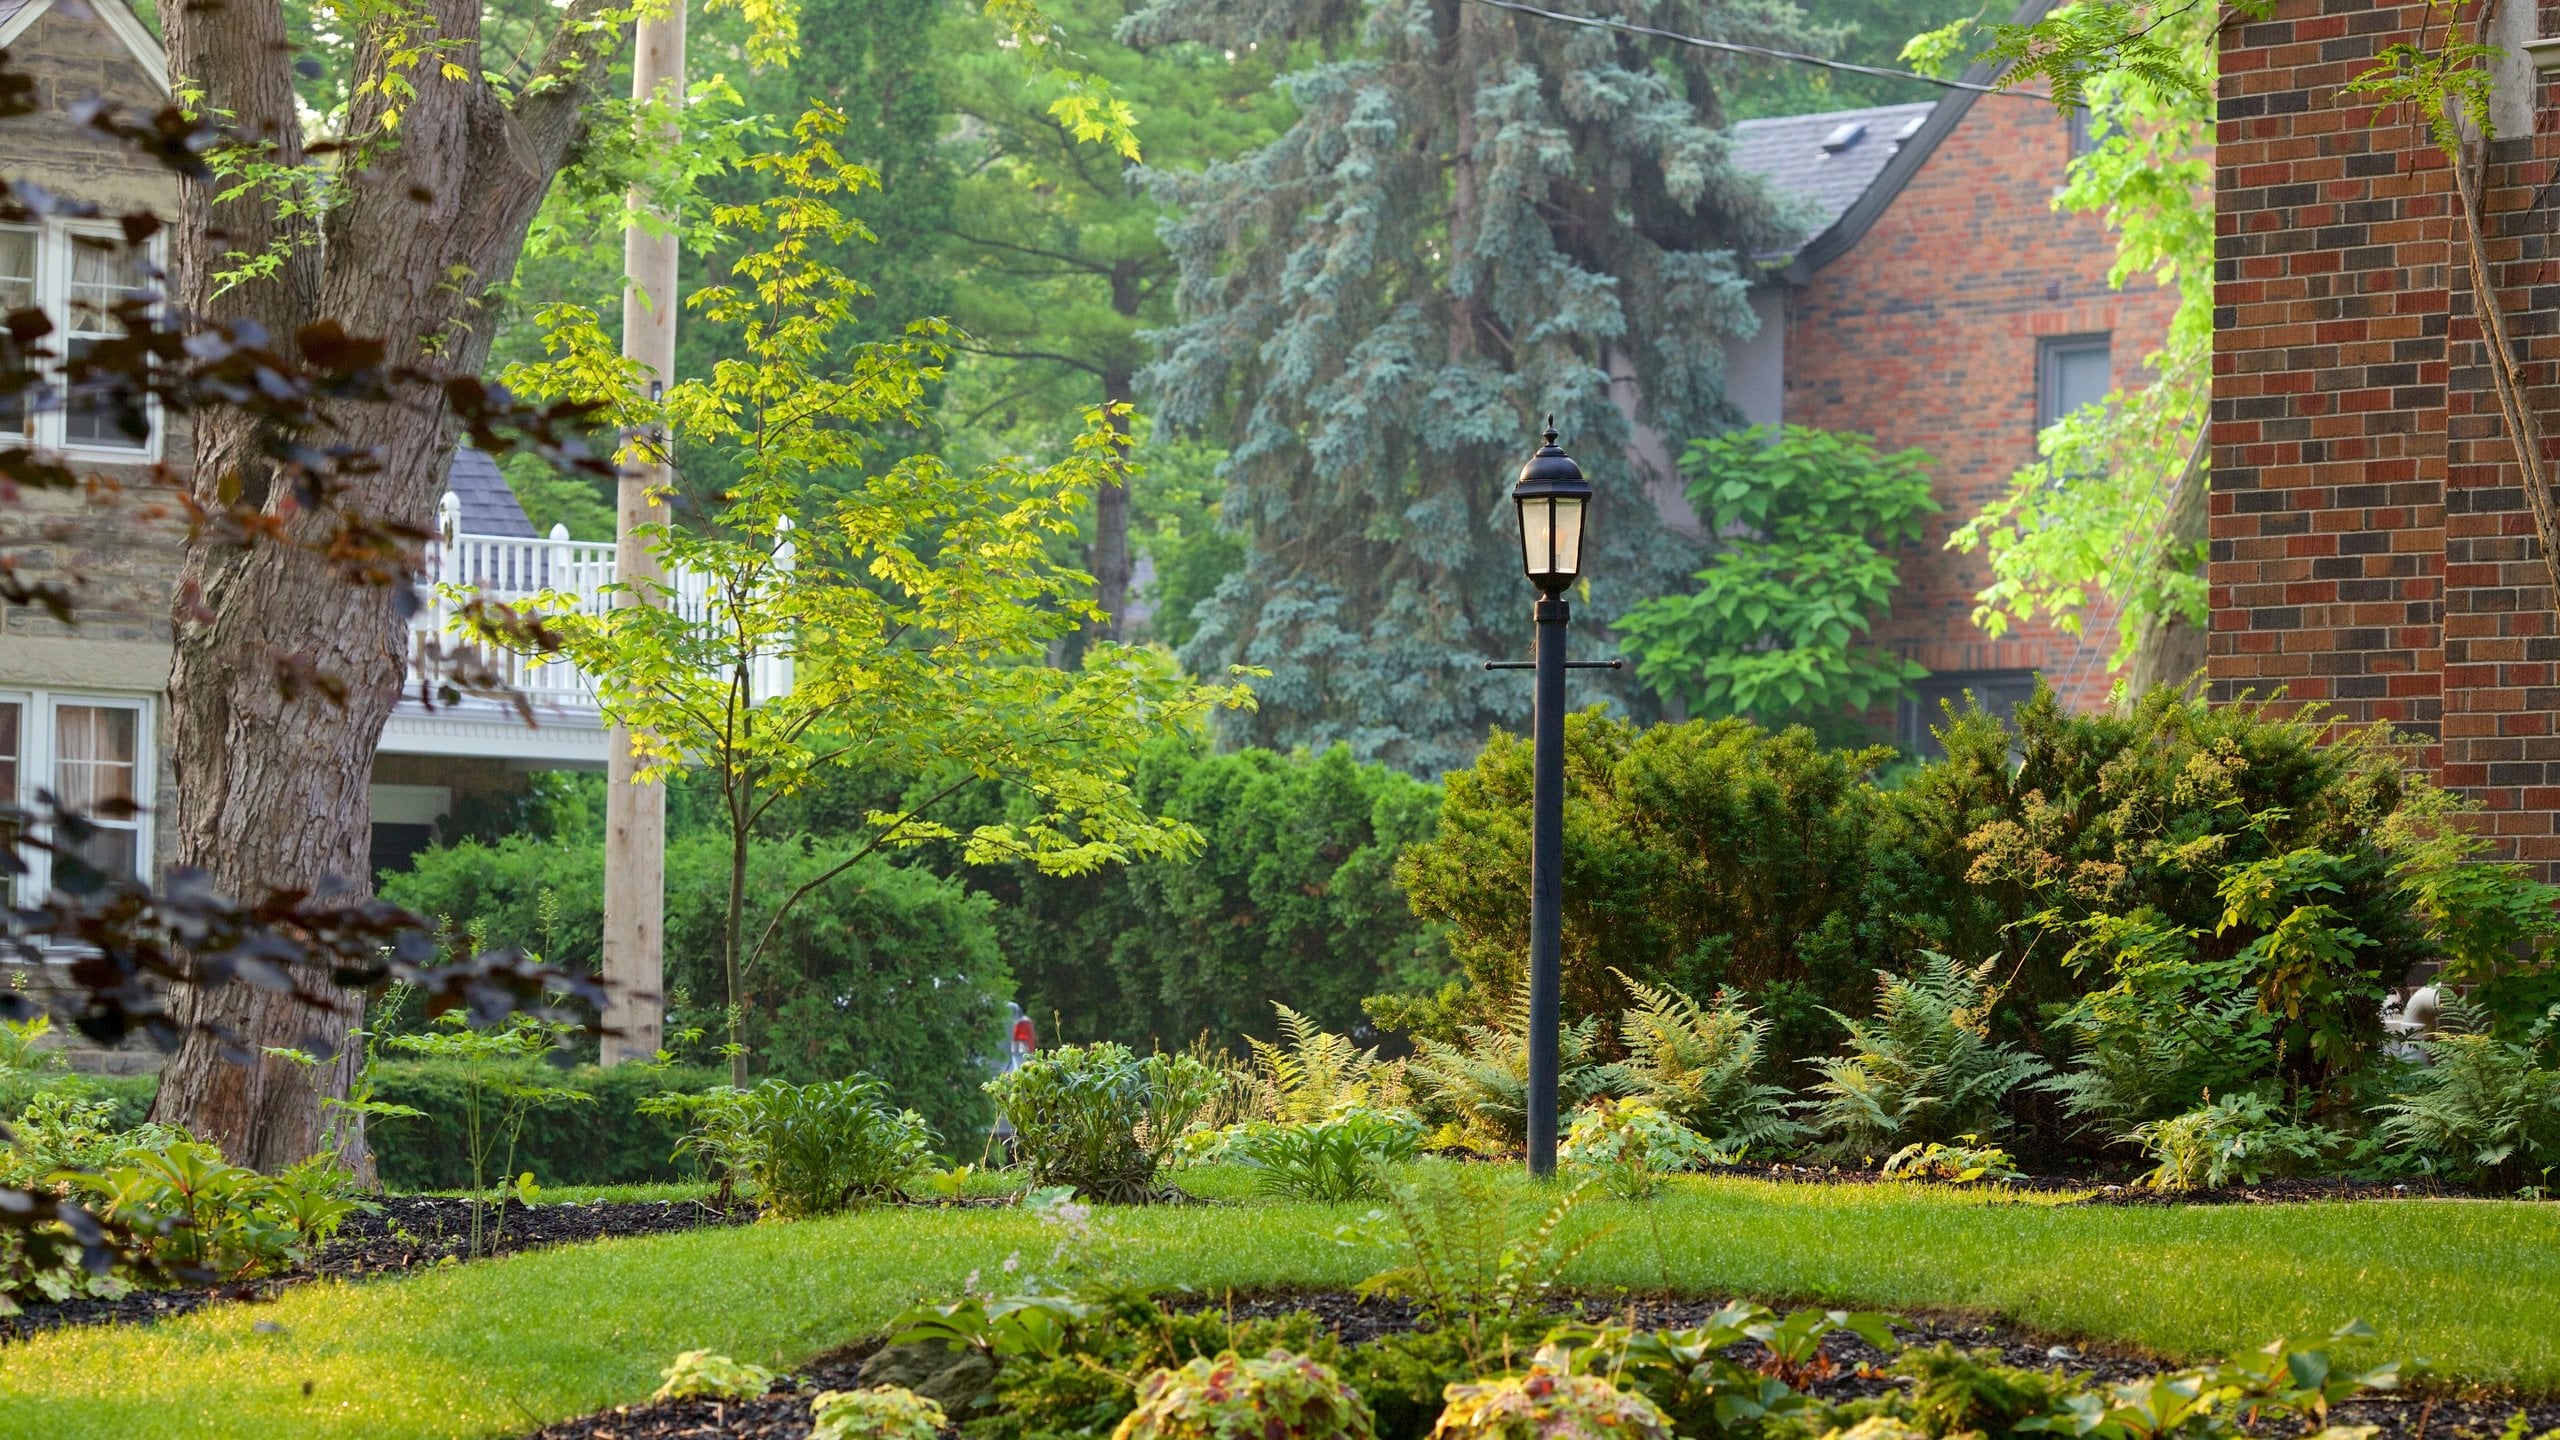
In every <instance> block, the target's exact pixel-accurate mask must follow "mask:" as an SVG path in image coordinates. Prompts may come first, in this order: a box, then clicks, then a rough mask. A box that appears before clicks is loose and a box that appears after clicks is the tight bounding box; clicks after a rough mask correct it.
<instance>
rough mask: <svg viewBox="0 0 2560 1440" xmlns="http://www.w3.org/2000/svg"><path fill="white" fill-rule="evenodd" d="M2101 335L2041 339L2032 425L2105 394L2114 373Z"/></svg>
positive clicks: (2042, 424) (2043, 423)
mask: <svg viewBox="0 0 2560 1440" xmlns="http://www.w3.org/2000/svg"><path fill="white" fill-rule="evenodd" d="M2111 355H2112V351H2111V349H2110V347H2109V346H2108V344H2107V337H2105V336H2103V335H2099V336H2090V337H2084V338H2077V339H2071V340H2048V341H2046V342H2045V343H2044V346H2043V351H2042V354H2041V355H2040V356H2039V359H2040V361H2041V363H2040V364H2039V365H2038V366H2037V375H2036V428H2037V429H2039V430H2041V429H2043V428H2044V427H2045V426H2047V425H2050V424H2052V423H2053V422H2054V421H2056V420H2059V419H2061V418H2062V417H2063V416H2065V415H2068V414H2070V413H2071V412H2072V411H2074V410H2077V409H2079V408H2080V407H2081V406H2083V405H2089V404H2094V403H2095V402H2097V401H2100V400H2104V399H2106V398H2107V391H2108V390H2109V389H2110V388H2112V386H2111V385H2110V383H2109V382H2110V381H2111V380H2112V378H2113V375H2114V365H2113V363H2112V360H2111Z"/></svg>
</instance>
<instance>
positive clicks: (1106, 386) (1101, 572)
mask: <svg viewBox="0 0 2560 1440" xmlns="http://www.w3.org/2000/svg"><path fill="white" fill-rule="evenodd" d="M1131 313H1132V314H1134V313H1135V312H1134V310H1133V311H1132V312H1131ZM1136 388H1137V387H1136V385H1135V384H1134V383H1133V376H1132V374H1131V372H1130V369H1129V367H1128V366H1127V365H1125V364H1120V363H1116V362H1115V363H1113V364H1112V365H1110V366H1109V367H1107V368H1106V369H1105V370H1104V372H1103V376H1102V398H1103V403H1105V404H1121V403H1124V402H1127V401H1129V400H1130V399H1131V398H1132V395H1131V392H1132V391H1133V390H1135V389H1136ZM1111 428H1113V429H1114V430H1118V429H1122V428H1124V427H1123V426H1122V425H1121V424H1120V422H1119V421H1117V420H1114V421H1113V422H1112V426H1111ZM1092 566H1093V603H1094V604H1096V605H1098V606H1100V607H1101V608H1102V613H1103V621H1102V623H1101V624H1099V625H1095V626H1091V627H1089V634H1088V636H1087V643H1091V642H1092V641H1095V640H1126V639H1128V638H1129V582H1130V579H1131V577H1132V576H1134V575H1135V574H1136V571H1137V566H1136V562H1135V560H1134V559H1133V558H1132V557H1131V555H1130V553H1129V487H1128V486H1127V485H1124V484H1120V483H1118V482H1116V481H1115V482H1113V483H1111V484H1107V485H1104V486H1103V487H1102V488H1101V489H1100V490H1099V491H1097V492H1096V493H1095V495H1094V497H1093V557H1092Z"/></svg>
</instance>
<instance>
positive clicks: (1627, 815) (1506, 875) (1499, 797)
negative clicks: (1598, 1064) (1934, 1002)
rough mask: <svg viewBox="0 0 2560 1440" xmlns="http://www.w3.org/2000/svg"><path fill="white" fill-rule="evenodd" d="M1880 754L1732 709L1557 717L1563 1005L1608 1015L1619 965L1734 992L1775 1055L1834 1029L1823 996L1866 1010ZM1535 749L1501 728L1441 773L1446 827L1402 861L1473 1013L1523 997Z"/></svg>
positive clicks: (1875, 959) (1877, 938) (1872, 954)
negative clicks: (1464, 982) (1656, 716)
mask: <svg viewBox="0 0 2560 1440" xmlns="http://www.w3.org/2000/svg"><path fill="white" fill-rule="evenodd" d="M1890 754H1891V752H1890V751H1886V750H1881V749H1879V750H1869V751H1835V750H1825V749H1823V748H1822V747H1821V746H1820V745H1818V744H1816V743H1815V742H1814V739H1813V736H1812V735H1811V734H1810V733H1808V732H1806V731H1803V730H1790V731H1786V732H1784V733H1781V734H1775V735H1772V734H1770V733H1768V732H1766V731H1763V730H1761V729H1760V728H1758V727H1757V726H1754V725H1752V724H1750V723H1749V722H1747V721H1742V720H1720V721H1714V722H1704V721H1697V722H1691V723H1689V724H1686V725H1656V726H1652V727H1650V728H1640V727H1638V726H1636V725H1634V724H1631V723H1629V722H1628V721H1625V720H1622V719H1619V718H1617V717H1614V716H1611V715H1608V714H1606V713H1603V712H1602V711H1600V710H1598V709H1596V708H1595V709H1593V710H1590V711H1587V712H1585V713H1582V714H1579V715H1568V716H1566V717H1565V777H1566V778H1565V817H1564V825H1565V849H1564V856H1565V858H1564V1015H1565V1018H1566V1020H1567V1021H1568V1022H1570V1021H1575V1020H1581V1019H1585V1018H1590V1017H1599V1018H1600V1020H1601V1022H1602V1023H1603V1024H1607V1023H1610V1022H1612V1021H1614V1020H1615V1019H1616V1018H1617V1014H1618V1011H1619V1009H1620V1007H1621V1006H1622V1005H1623V1004H1624V1001H1625V992H1624V990H1623V989H1622V988H1621V986H1620V984H1619V982H1618V980H1617V979H1616V978H1615V976H1614V975H1613V974H1612V973H1611V972H1613V971H1615V972H1619V973H1622V974H1625V975H1627V976H1630V977H1632V978H1634V979H1635V980H1638V981H1641V982H1643V983H1644V984H1647V985H1653V986H1660V987H1664V988H1668V989H1672V990H1677V991H1681V992H1684V993H1686V994H1691V995H1708V994H1713V993H1714V992H1715V990H1716V989H1717V987H1718V986H1721V985H1733V986H1737V987H1740V988H1742V989H1743V990H1745V991H1747V992H1748V993H1749V994H1750V996H1751V999H1752V1001H1753V1002H1754V1003H1755V1004H1756V1005H1758V1006H1759V1007H1760V1009H1761V1010H1762V1011H1763V1012H1764V1013H1765V1014H1767V1015H1768V1016H1769V1017H1770V1019H1771V1020H1772V1021H1773V1023H1774V1025H1775V1028H1776V1030H1777V1032H1778V1033H1777V1036H1776V1043H1775V1048H1776V1049H1777V1050H1778V1051H1779V1052H1780V1053H1781V1054H1783V1055H1802V1054H1807V1053H1812V1052H1814V1051H1815V1050H1818V1049H1819V1048H1820V1047H1821V1046H1823V1045H1824V1044H1826V1043H1827V1042H1828V1040H1829V1038H1830V1036H1831V1035H1833V1034H1835V1033H1837V1032H1836V1030H1835V1029H1834V1027H1833V1025H1832V1023H1831V1021H1830V1020H1829V1019H1828V1018H1827V1017H1825V1016H1824V1015H1823V1014H1822V1007H1823V1006H1826V1005H1828V1006H1830V1007H1832V1008H1835V1009H1848V1010H1857V1009H1861V1008H1863V1005H1864V1003H1865V992H1866V991H1867V989H1868V987H1869V986H1870V985H1871V984H1872V982H1871V981H1870V980H1869V978H1868V977H1869V976H1870V974H1871V973H1872V972H1873V969H1874V967H1875V966H1877V965H1879V964H1882V963H1884V962H1885V961H1886V960H1887V958H1888V957H1889V956H1890V955H1891V954H1892V953H1893V948H1892V945H1891V944H1890V943H1889V942H1890V941H1891V940H1892V938H1893V936H1892V934H1891V933H1890V931H1889V930H1888V929H1886V928H1884V927H1881V926H1880V924H1879V922H1878V921H1877V919H1876V918H1875V916H1874V915H1873V914H1872V913H1871V912H1872V909H1873V906H1872V901H1871V897H1870V896H1869V894H1868V887H1867V884H1866V875H1867V870H1868V857H1867V849H1868V845H1869V842H1870V839H1871V836H1872V834H1873V832H1874V830H1875V828H1876V824H1877V811H1878V809H1879V807H1880V806H1881V805H1882V803H1883V802H1882V801H1881V800H1880V799H1879V798H1878V795H1877V792H1876V791H1874V790H1873V789H1872V788H1871V787H1870V786H1869V785H1868V783H1867V775H1868V772H1869V771H1870V770H1872V769H1873V768H1874V767H1875V766H1877V765H1879V764H1881V763H1883V761H1884V760H1885V759H1887V758H1889V756H1890ZM1529 760H1530V756H1529V746H1528V743H1527V742H1526V741H1525V740H1523V739H1520V738H1519V737H1516V736H1511V735H1504V734H1496V735H1495V736H1493V738H1492V739H1491V740H1490V741H1489V742H1487V744H1486V746H1485V748H1484V752H1483V753H1482V754H1481V755H1479V756H1478V757H1477V759H1476V763H1475V764H1474V765H1473V766H1472V767H1470V768H1468V769H1465V770H1460V771H1456V772H1453V773H1452V774H1450V775H1449V776H1448V777H1446V780H1445V784H1446V786H1447V792H1448V795H1447V799H1446V800H1445V801H1444V802H1443V804H1442V806H1441V811H1440V826H1439V830H1438V833H1437V834H1436V835H1435V836H1434V837H1433V838H1431V839H1428V840H1426V841H1423V842H1421V843H1419V844H1416V845H1414V846H1413V847H1412V848H1411V849H1409V850H1407V851H1406V853H1405V856H1404V858H1403V860H1402V861H1400V862H1399V863H1398V865H1397V867H1396V875H1397V878H1398V879H1399V880H1401V881H1402V882H1403V883H1404V886H1405V888H1406V889H1407V890H1408V891H1410V892H1411V893H1412V896H1413V906H1414V909H1415V911H1416V912H1417V913H1419V914H1420V915H1422V916H1423V917H1424V918H1425V919H1428V920H1431V921H1434V922H1437V923H1438V924H1440V925H1442V926H1444V927H1446V929H1447V931H1448V935H1449V946H1450V949H1451V951H1452V952H1453V953H1454V954H1455V955H1456V957H1457V959H1458V961H1459V963H1460V964H1461V965H1463V966H1464V967H1465V970H1466V975H1467V979H1468V982H1469V986H1470V989H1471V990H1472V991H1473V993H1474V995H1475V996H1476V997H1477V1000H1478V1004H1479V1006H1480V1012H1482V1011H1494V1010H1496V1009H1497V1008H1498V1007H1500V1006H1501V1005H1502V1004H1504V1002H1507V1000H1508V999H1509V997H1510V996H1511V995H1512V994H1514V993H1515V992H1516V990H1517V989H1518V987H1519V985H1520V982H1521V979H1522V968H1523V960H1522V957H1524V956H1526V955H1527V954H1528V953H1529V928H1528V927H1529V907H1528V906H1527V905H1526V904H1524V903H1523V902H1522V898H1521V897H1522V894H1523V890H1524V887H1525V885H1526V883H1527V878H1526V877H1527V876H1528V873H1529V781H1530V774H1529ZM1497 997H1498V998H1497Z"/></svg>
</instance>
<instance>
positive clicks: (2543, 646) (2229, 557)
mask: <svg viewBox="0 0 2560 1440" xmlns="http://www.w3.org/2000/svg"><path fill="white" fill-rule="evenodd" d="M2466 13H2468V12H2466ZM2431 22H2433V23H2432V28H2430V25H2431ZM2491 24H2492V34H2491V38H2492V39H2493V40H2494V41H2495V42H2496V43H2497V44H2498V45H2500V46H2501V47H2502V48H2503V49H2504V51H2505V55H2504V57H2503V58H2501V59H2500V60H2498V61H2497V62H2495V64H2494V65H2493V77H2494V79H2495V82H2496V84H2495V94H2494V96H2493V101H2492V127H2493V130H2494V132H2495V134H2496V136H2497V137H2499V138H2497V139H2495V140H2494V142H2493V143H2491V144H2490V146H2489V147H2488V150H2487V154H2486V157H2485V166H2486V173H2485V180H2486V189H2485V194H2486V197H2487V198H2486V204H2485V207H2484V208H2485V209H2486V211H2487V213H2488V215H2489V216H2490V219H2489V221H2488V222H2487V224H2486V226H2485V235H2484V238H2485V239H2486V241H2487V243H2488V245H2489V250H2490V255H2491V258H2492V261H2493V283H2495V284H2497V285H2499V286H2501V287H2502V294H2501V297H2500V298H2501V301H2502V305H2503V308H2504V309H2505V311H2506V313H2507V315H2508V316H2509V323H2510V328H2511V333H2513V334H2514V335H2515V336H2516V337H2517V338H2518V343H2519V344H2520V345H2523V346H2526V347H2529V363H2531V364H2532V365H2534V366H2535V367H2536V368H2537V369H2538V370H2539V371H2540V375H2539V377H2538V378H2539V381H2540V383H2542V384H2545V385H2547V384H2549V383H2550V381H2551V379H2552V376H2551V370H2550V366H2551V362H2552V360H2553V359H2554V358H2556V357H2560V338H2555V337H2556V336H2560V330H2556V329H2555V323H2554V322H2555V320H2560V290H2555V289H2554V288H2553V282H2554V280H2555V279H2560V275H2556V274H2555V272H2554V270H2553V268H2552V265H2551V263H2550V261H2551V254H2552V251H2551V242H2550V232H2551V228H2552V225H2551V215H2550V213H2549V210H2548V208H2547V207H2548V206H2549V204H2550V203H2551V191H2550V189H2549V186H2550V184H2551V181H2552V179H2553V178H2554V174H2555V170H2560V165H2555V162H2560V134H2555V133H2553V126H2552V123H2551V122H2550V120H2549V119H2548V118H2547V117H2548V113H2549V111H2550V108H2551V104H2552V101H2553V99H2554V96H2553V92H2552V90H2551V87H2550V81H2549V78H2548V77H2547V76H2546V75H2544V74H2542V73H2539V72H2538V71H2537V69H2536V63H2537V59H2547V58H2549V57H2550V56H2551V54H2552V50H2553V46H2554V45H2560V42H2550V43H2537V40H2538V37H2539V36H2541V35H2544V34H2552V33H2560V5H2553V4H2545V5H2543V6H2542V7H2540V11H2539V13H2537V10H2536V7H2535V6H2534V5H2533V4H2532V3H2530V0H2507V3H2504V4H2502V5H2501V6H2500V7H2499V12H2498V13H2497V14H2496V15H2495V17H2494V18H2493V20H2492V22H2491ZM2442 32H2443V27H2442V23H2441V17H2440V16H2438V15H2435V14H2432V13H2431V12H2430V10H2429V7H2427V6H2426V5H2424V4H2418V3H2405V4H2376V3H2374V0H2282V3H2280V4H2279V5H2278V6H2277V8H2276V10H2275V12H2274V14H2273V16H2272V17H2271V18H2270V19H2269V20H2268V21H2267V22H2265V23H2262V24H2252V25H2245V26H2237V27H2233V28H2231V29H2228V30H2226V31H2224V32H2223V41H2222V57H2221V61H2222V89H2221V95H2220V118H2219V135H2218V147H2217V157H2216V165H2217V171H2218V173H2217V177H2216V183H2217V199H2216V207H2217V215H2216V221H2217V236H2218V238H2217V241H2216V252H2217V254H2216V267H2217V268H2216V278H2217V286H2216V295H2215V304H2216V314H2215V331H2216V349H2215V355H2214V387H2213V397H2214V398H2213V436H2212V441H2213V496H2212V531H2211V534H2212V560H2211V574H2210V578H2211V581H2212V587H2213V611H2214V614H2213V630H2212V636H2211V641H2210V644H2211V655H2212V660H2211V675H2212V680H2213V686H2212V693H2213V695H2214V697H2215V698H2216V699H2219V700H2232V699H2236V698H2238V697H2240V696H2241V695H2243V694H2248V693H2256V694H2258V695H2261V696H2263V695H2267V694H2270V693H2272V692H2275V691H2278V690H2281V691H2282V693H2283V695H2284V697H2285V700H2286V702H2287V703H2288V704H2300V703H2304V702H2314V701H2316V702H2322V703H2325V704H2326V705H2327V706H2329V707H2330V708H2331V709H2332V710H2333V711H2334V712H2335V713H2336V714H2338V715H2339V716H2340V717H2341V718H2343V719H2344V720H2347V721H2350V722H2359V723H2363V722H2374V721H2382V722H2388V723H2389V724H2391V725H2393V726H2395V727H2397V728H2398V729H2400V730H2403V731H2406V732H2410V733H2413V734H2416V735H2418V736H2421V737H2423V738H2425V739H2426V740H2428V741H2430V742H2432V743H2431V744H2430V745H2429V747H2428V755H2429V759H2430V763H2432V764H2434V765H2435V766H2437V767H2438V773H2439V775H2440V778H2441V779H2442V781H2443V782H2444V783H2445V784H2446V785H2448V786H2450V787H2453V788H2455V789H2457V790H2459V791H2461V792H2463V793H2464V794H2466V795H2468V796H2470V797H2471V798H2472V799H2474V800H2476V801H2477V802H2479V803H2480V804H2481V805H2482V806H2483V807H2484V808H2485V809H2486V810H2487V811H2488V812H2489V815H2488V820H2487V823H2488V828H2489V829H2490V831H2491V832H2492V833H2494V834H2495V835H2497V836H2498V837H2500V840H2501V843H2502V846H2503V847H2504V848H2505V849H2506V850H2507V852H2508V853H2509V854H2511V855H2514V856H2516V857H2518V858H2522V859H2527V860H2532V861H2535V862H2537V863H2540V864H2542V865H2543V866H2544V867H2546V868H2547V869H2548V868H2555V867H2560V732H2556V731H2555V728H2554V723H2553V722H2554V714H2555V711H2560V672H2556V671H2555V663H2560V631H2555V627H2554V623H2553V615H2552V607H2553V602H2554V597H2553V595H2552V594H2551V591H2550V586H2549V584H2548V581H2547V579H2546V574H2545V570H2544V568H2543V564H2542V560H2541V557H2540V553H2539V551H2538V549H2537V546H2536V543H2535V540H2534V531H2533V524H2532V519H2531V516H2530V514H2529V512H2528V511H2527V508H2526V502H2525V497H2524V493H2523V490H2522V488H2521V485H2520V476H2519V471H2518V469H2517V467H2516V465H2515V464H2514V463H2513V459H2512V452H2511V451H2510V449H2509V448H2508V446H2509V442H2508V439H2507V436H2506V432H2505V427H2504V426H2503V424H2502V423H2501V421H2500V418H2499V410H2498V402H2497V398H2496V395H2495V392H2494V390H2493V389H2492V384H2491V379H2490V373H2489V371H2488V370H2487V368H2486V358H2485V353H2484V351H2483V349H2482V346H2481V344H2480V334H2481V329H2480V325H2479V324H2478V321H2477V319H2476V312H2475V309H2474V305H2473V293H2472V287H2471V284H2470V281H2469V277H2468V273H2467V266H2466V259H2465V254H2466V247H2465V245H2464V243H2463V233H2464V232H2463V230H2462V228H2461V221H2460V217H2459V204H2458V202H2457V200H2456V198H2455V192H2454V178H2453V175H2452V172H2451V171H2450V170H2449V169H2448V168H2447V166H2446V163H2445V161H2444V158H2443V156H2442V155H2441V154H2440V152H2438V151H2437V150H2436V149H2435V147H2434V146H2433V144H2432V143H2431V142H2430V141H2429V139H2428V137H2427V135H2426V134H2425V133H2424V131H2423V129H2422V128H2421V127H2420V126H2418V125H2416V124H2412V123H2409V121H2410V117H2408V116H2406V115H2400V114H2383V115H2379V116H2378V115H2376V113H2375V109H2374V105H2373V102H2372V101H2371V100H2370V99H2368V98H2365V97H2360V96H2356V95H2351V94H2349V93H2347V92H2346V90H2345V88H2344V87H2345V86H2346V84H2347V82H2348V81H2349V80H2351V79H2352V78H2353V77H2354V76H2355V75H2356V74H2357V73H2358V72H2360V71H2361V70H2363V69H2364V68H2365V67H2366V66H2368V65H2369V64H2371V63H2372V62H2373V59H2374V57H2375V56H2376V55H2377V54H2379V53H2380V52H2381V50H2382V49H2383V48H2384V47H2386V46H2389V45H2392V44H2395V43H2402V42H2412V43H2425V44H2431V45H2432V44H2435V43H2440V42H2441V39H2442ZM2377 122H2380V123H2377ZM2546 393H2547V392H2546ZM2546 404H2547V402H2546ZM2544 413H2548V412H2547V410H2546V411H2545V412H2544ZM2545 428H2546V430H2548V429H2550V428H2551V427H2550V423H2549V422H2548V421H2546V422H2545Z"/></svg>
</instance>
